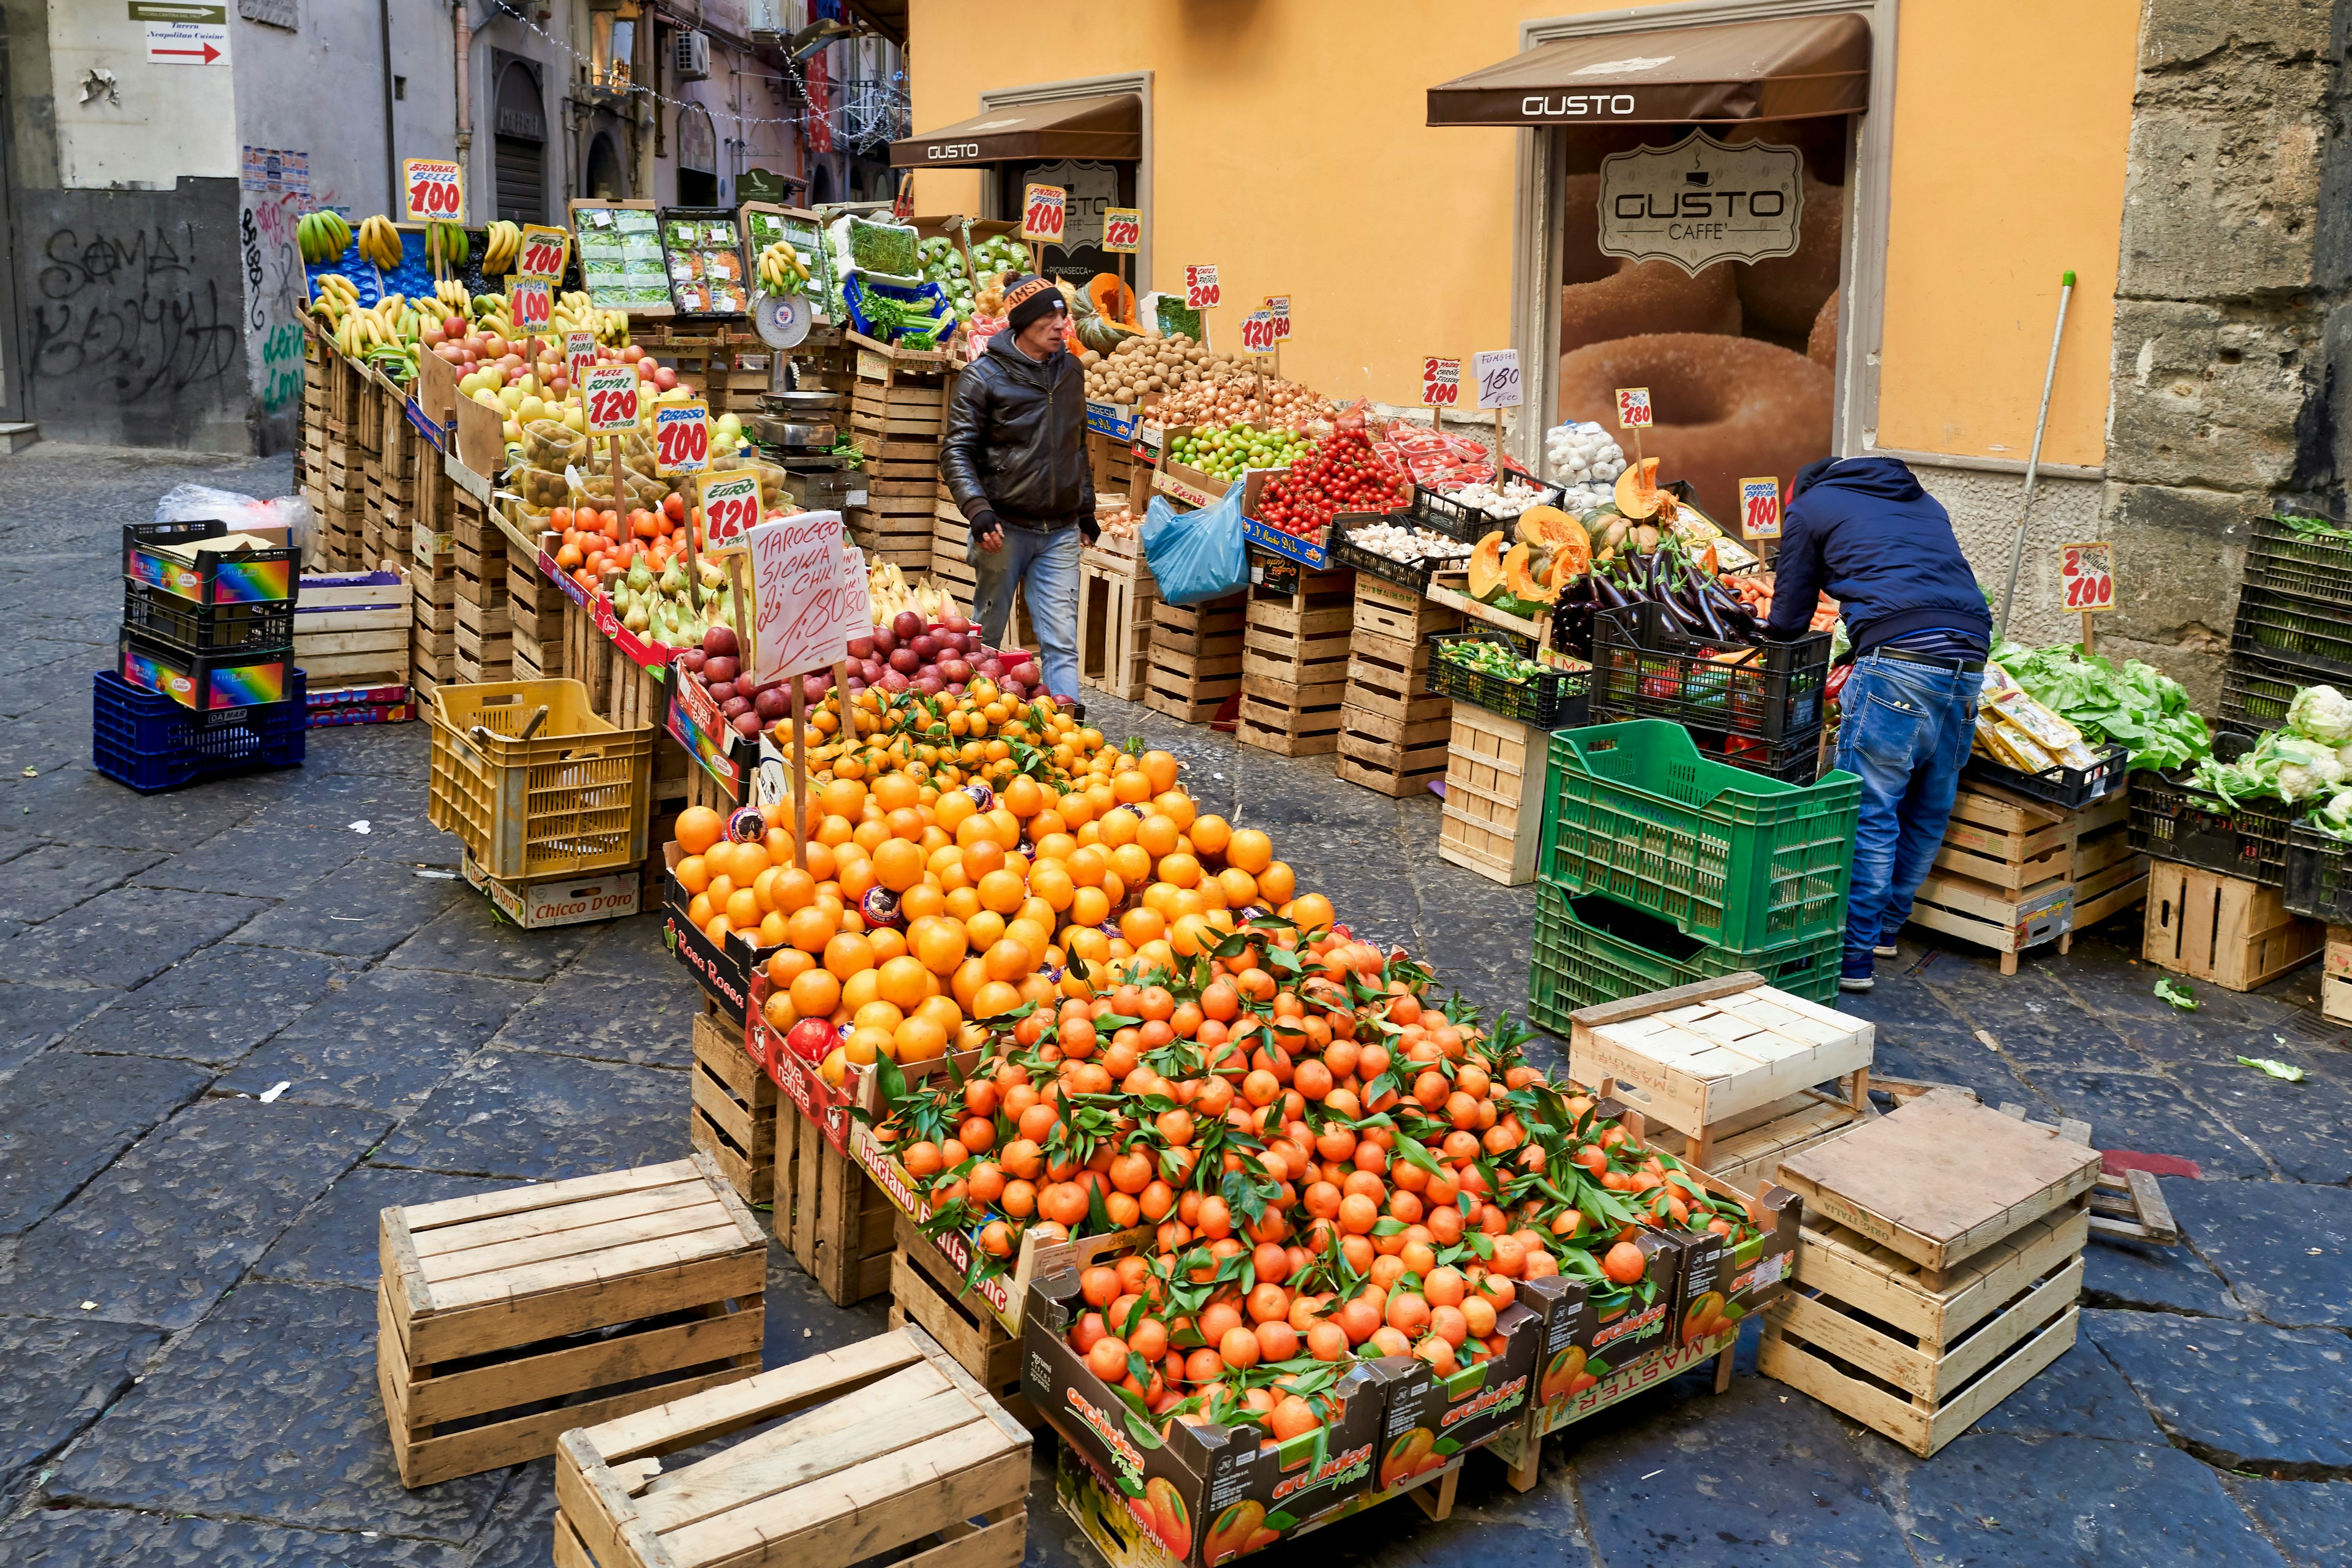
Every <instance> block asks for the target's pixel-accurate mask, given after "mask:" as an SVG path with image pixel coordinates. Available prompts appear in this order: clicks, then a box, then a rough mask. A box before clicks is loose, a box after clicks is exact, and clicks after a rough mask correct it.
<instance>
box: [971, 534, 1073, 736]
mask: <svg viewBox="0 0 2352 1568" xmlns="http://www.w3.org/2000/svg"><path fill="white" fill-rule="evenodd" d="M1003 534H1004V548H1003V549H1002V550H999V551H996V552H993V553H991V552H988V551H985V550H982V549H981V548H980V547H979V545H978V544H974V545H973V546H972V549H971V558H972V563H973V565H974V566H975V567H976V568H977V569H978V571H979V573H980V581H979V582H978V583H977V584H974V586H973V588H972V601H973V602H972V613H973V614H974V615H976V616H979V617H980V635H981V636H982V637H983V638H984V639H986V641H987V643H988V646H989V647H1005V646H1007V644H1006V642H1005V638H1006V637H1008V636H1009V635H1010V627H1011V626H1012V624H1013V589H1014V588H1016V587H1017V588H1019V589H1020V590H1021V597H1022V599H1023V600H1024V602H1025V603H1026V604H1027V605H1028V606H1029V620H1030V624H1031V625H1033V626H1035V627H1036V628H1037V641H1038V642H1039V643H1040V644H1042V645H1043V647H1044V652H1045V689H1046V690H1048V691H1050V692H1053V693H1054V694H1055V696H1057V697H1076V696H1078V695H1079V694H1080V693H1079V691H1078V546H1079V545H1080V543H1081V542H1082V541H1081V540H1080V538H1079V535H1078V525H1077V524H1076V523H1071V524H1069V525H1068V526H1067V527H1065V528H1057V529H1055V530H1054V531H1053V532H1051V533H1042V532H1040V531H1037V530H1036V529H1034V528H1015V527H1013V525H1012V524H1011V523H1009V522H1008V523H1006V524H1005V525H1004V528H1003Z"/></svg>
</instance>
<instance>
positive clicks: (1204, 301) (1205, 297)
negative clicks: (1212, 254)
mask: <svg viewBox="0 0 2352 1568" xmlns="http://www.w3.org/2000/svg"><path fill="white" fill-rule="evenodd" d="M1224 298H1225V296H1224V290H1223V289H1219V288H1218V287H1217V269H1216V268H1213V267H1187V268H1184V308H1185V309H1186V310H1208V309H1210V308H1211V307H1212V306H1214V305H1218V304H1222V303H1223V300H1224Z"/></svg>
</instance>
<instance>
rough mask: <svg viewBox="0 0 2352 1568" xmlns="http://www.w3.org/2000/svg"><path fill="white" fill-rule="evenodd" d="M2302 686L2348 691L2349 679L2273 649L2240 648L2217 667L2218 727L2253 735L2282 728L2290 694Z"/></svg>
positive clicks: (2291, 699) (2338, 672) (2351, 683)
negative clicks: (2250, 732)
mask: <svg viewBox="0 0 2352 1568" xmlns="http://www.w3.org/2000/svg"><path fill="white" fill-rule="evenodd" d="M2306 686H2334V687H2336V688H2338V689H2352V678H2347V676H2346V674H2345V673H2344V672H2343V671H2341V670H2336V669H2329V668H2325V667H2324V666H2321V665H2316V664H2312V663H2309V662H2306V661H2305V660H2304V659H2302V658H2298V657H2297V656H2295V655H2294V654H2290V653H2281V652H2279V651H2277V650H2276V649H2273V648H2240V649H2238V650H2236V651H2235V652H2233V653H2231V655H2230V657H2229V658H2227V659H2226V660H2224V661H2223V662H2222V665H2221V711H2220V713H2219V714H2218V715H2217V716H2216V717H2217V719H2218V720H2219V724H2220V725H2227V726H2229V727H2231V728H2232V729H2237V730H2242V731H2255V732H2257V733H2259V732H2260V731H2263V730H2276V729H2280V728H2283V727H2284V725H2285V723H2286V710H2287V709H2288V708H2289V707H2291V706H2292V705H2293V704H2294V694H2295V693H2296V692H2297V691H2299V690H2301V689H2303V688H2305V687H2306ZM2218 727H2219V725H2217V728H2218Z"/></svg>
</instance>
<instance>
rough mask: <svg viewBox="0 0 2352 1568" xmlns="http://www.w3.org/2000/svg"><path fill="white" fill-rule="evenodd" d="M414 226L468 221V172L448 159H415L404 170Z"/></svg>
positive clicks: (404, 189) (403, 185) (402, 182)
mask: <svg viewBox="0 0 2352 1568" xmlns="http://www.w3.org/2000/svg"><path fill="white" fill-rule="evenodd" d="M400 187H401V190H402V192H403V193H404V195H405V198H406V201H407V204H408V221H409V222H411V223H463V222H465V221H466V175H465V171H463V170H462V169H460V168H458V167H457V163H455V162H454V161H453V160H451V159H447V158H411V159H409V160H408V161H407V162H406V163H403V164H402V165H401V166H400Z"/></svg>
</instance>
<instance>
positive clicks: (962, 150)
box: [890, 92, 1143, 169]
mask: <svg viewBox="0 0 2352 1568" xmlns="http://www.w3.org/2000/svg"><path fill="white" fill-rule="evenodd" d="M1142 156H1143V100H1142V99H1140V98H1139V97H1137V96H1136V95H1135V94H1134V93H1131V92H1118V93H1110V94H1108V95H1106V96H1104V97H1101V98H1066V99H1064V100H1061V101H1060V102H1058V103H1024V104H1021V105H1018V106H1016V107H1014V108H1011V109H997V110H989V111H988V112H987V113H984V114H975V115H973V116H972V117H971V119H970V120H959V121H956V122H955V123H954V124H953V125H942V126H941V127H940V129H938V130H937V131H934V132H930V133H929V135H925V136H909V137H908V138H907V139H906V140H905V141H904V142H891V143H890V166H891V167H892V168H894V169H940V168H956V167H959V166H961V165H962V164H965V163H1003V161H1004V160H1006V159H1008V158H1140V157H1142Z"/></svg>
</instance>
